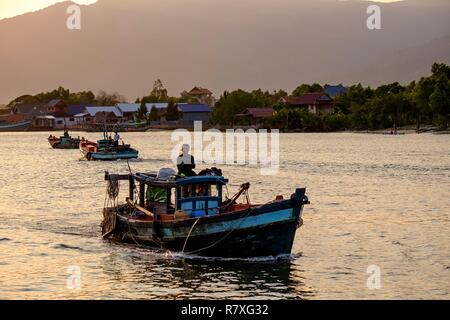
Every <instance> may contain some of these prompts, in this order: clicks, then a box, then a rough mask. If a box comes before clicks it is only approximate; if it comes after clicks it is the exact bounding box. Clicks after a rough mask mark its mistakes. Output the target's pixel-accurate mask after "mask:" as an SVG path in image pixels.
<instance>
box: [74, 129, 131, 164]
mask: <svg viewBox="0 0 450 320" xmlns="http://www.w3.org/2000/svg"><path fill="white" fill-rule="evenodd" d="M79 149H80V152H81V154H82V156H83V158H84V159H86V160H88V161H95V160H101V161H113V160H119V159H137V158H138V156H139V151H137V150H136V149H133V148H131V146H130V145H129V144H125V143H123V141H122V144H115V143H114V141H112V140H111V139H107V135H106V134H105V135H104V138H103V139H101V140H98V141H97V142H92V141H89V140H82V141H81V142H80V143H79Z"/></svg>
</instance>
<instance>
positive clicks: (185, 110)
mask: <svg viewBox="0 0 450 320" xmlns="http://www.w3.org/2000/svg"><path fill="white" fill-rule="evenodd" d="M177 107H178V111H179V112H180V119H179V122H180V123H185V124H187V123H189V124H190V123H194V121H202V122H203V123H209V119H210V118H211V112H212V108H211V107H210V106H208V105H206V104H188V103H183V104H178V105H177Z"/></svg>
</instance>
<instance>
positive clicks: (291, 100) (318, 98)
mask: <svg viewBox="0 0 450 320" xmlns="http://www.w3.org/2000/svg"><path fill="white" fill-rule="evenodd" d="M280 103H282V104H286V105H289V106H291V107H295V108H301V109H305V110H308V111H309V112H310V113H313V114H324V113H331V112H333V107H334V101H333V99H331V98H330V97H329V96H328V95H327V94H325V93H323V92H311V93H305V94H304V95H302V96H300V97H284V98H281V99H280Z"/></svg>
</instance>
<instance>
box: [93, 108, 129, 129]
mask: <svg viewBox="0 0 450 320" xmlns="http://www.w3.org/2000/svg"><path fill="white" fill-rule="evenodd" d="M86 112H87V113H88V114H89V116H90V117H92V124H100V125H101V124H105V123H106V124H115V123H119V122H121V121H122V119H123V114H122V111H120V109H119V108H118V107H117V106H89V107H86Z"/></svg>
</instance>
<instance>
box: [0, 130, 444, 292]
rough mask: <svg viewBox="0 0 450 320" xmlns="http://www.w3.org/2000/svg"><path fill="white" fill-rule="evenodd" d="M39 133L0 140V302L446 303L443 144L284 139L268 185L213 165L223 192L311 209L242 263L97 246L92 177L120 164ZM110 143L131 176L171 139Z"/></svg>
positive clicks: (96, 185)
mask: <svg viewBox="0 0 450 320" xmlns="http://www.w3.org/2000/svg"><path fill="white" fill-rule="evenodd" d="M48 135H49V133H45V132H43V133H0V147H1V150H2V152H1V154H0V163H1V170H0V221H1V223H0V298H3V299H19V298H25V299H189V298H196V299H201V298H206V299H216V298H231V299H239V298H252V299H253V298H254V299H356V298H358V299H370V298H380V299H398V298H408V299H412V298H419V299H422V298H431V299H449V298H450V281H449V279H450V218H449V216H450V215H449V214H450V135H433V134H422V135H415V134H411V135H404V136H385V135H369V134H352V133H330V134H294V133H293V134H282V135H281V137H280V170H279V172H278V174H276V175H274V176H263V175H261V174H260V170H259V168H257V167H255V166H250V165H247V166H236V165H235V166H233V165H224V166H222V167H221V168H222V169H223V171H224V173H225V175H226V176H227V177H228V178H229V179H230V186H229V189H230V194H234V192H235V191H237V188H238V186H239V185H240V184H241V183H244V182H247V181H249V182H251V188H250V195H251V199H252V201H253V202H255V203H262V202H265V201H269V200H272V199H274V198H275V196H276V195H278V194H283V195H285V196H289V195H290V194H291V193H293V192H294V190H295V188H296V187H301V186H305V187H306V188H307V194H308V196H309V198H310V200H311V204H310V205H308V206H307V207H305V211H304V225H303V226H302V228H301V229H300V230H299V231H298V232H297V236H296V240H295V244H294V248H293V253H292V255H291V256H290V257H284V258H282V259H281V258H280V259H266V258H261V259H252V260H217V259H215V260H210V259H191V258H190V257H184V256H182V255H179V254H173V253H156V252H153V251H152V250H149V249H145V248H141V247H139V246H136V245H131V244H127V245H124V244H115V243H111V242H109V241H104V240H102V239H101V236H100V228H99V225H100V222H101V219H102V208H103V205H104V199H105V182H104V181H103V178H104V171H105V170H110V171H114V172H121V173H127V172H128V167H127V164H126V162H123V161H117V162H114V163H102V162H87V161H79V151H78V150H52V149H51V148H50V146H49V145H48V143H47V141H46V138H47V136H48ZM99 135H100V134H95V133H89V134H85V136H87V137H89V138H91V139H96V138H99ZM122 137H123V138H124V139H125V140H126V141H127V142H129V143H131V144H132V146H134V147H136V148H137V149H139V150H140V156H141V158H142V159H141V160H140V161H134V162H131V163H130V165H131V168H132V170H133V171H145V172H148V171H155V170H157V169H159V168H161V167H167V166H171V163H170V162H169V160H168V159H169V157H170V155H171V150H172V147H173V145H174V144H173V143H172V142H171V139H170V138H171V135H170V132H147V133H124V134H122ZM199 167H200V168H203V167H206V166H205V165H200V166H199ZM123 188H124V189H125V186H123ZM123 197H125V195H123V194H122V198H123ZM369 266H372V267H370V268H375V269H370V268H369ZM78 268H79V269H78ZM368 268H369V271H372V270H379V271H380V273H379V277H377V278H375V282H372V281H369V282H370V283H372V284H373V283H379V284H380V286H379V287H378V286H376V285H375V287H374V286H368V285H367V282H368V278H369V277H372V278H370V279H371V280H373V279H374V278H373V276H377V272H375V273H373V274H372V273H367V271H368ZM377 268H378V269H377ZM74 270H75V271H74ZM78 270H79V272H80V274H79V275H80V278H79V279H80V284H81V286H80V288H76V286H75V287H74V286H73V284H74V283H75V284H76V283H77V282H76V281H75V282H74V281H73V279H74V275H76V276H77V275H78V273H77V272H78ZM74 272H75V273H74ZM377 279H378V280H379V282H377ZM370 283H369V284H370ZM377 288H378V289H377Z"/></svg>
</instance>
